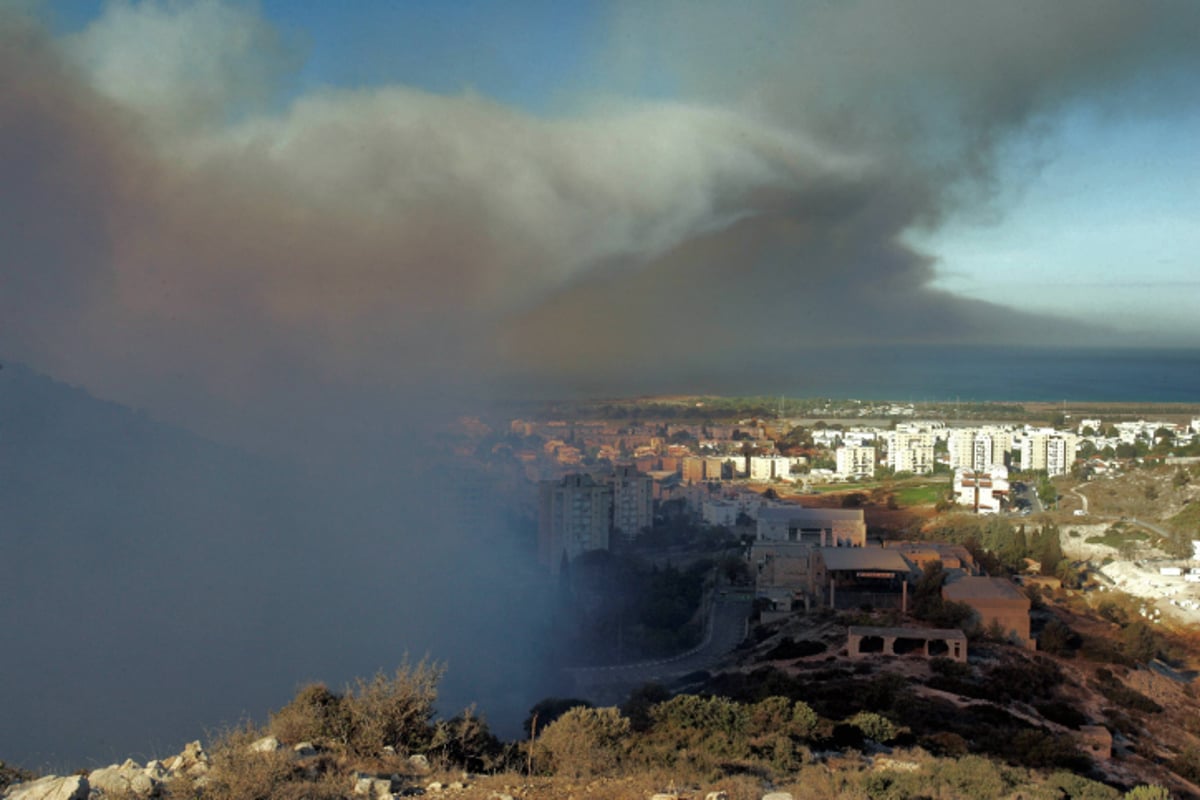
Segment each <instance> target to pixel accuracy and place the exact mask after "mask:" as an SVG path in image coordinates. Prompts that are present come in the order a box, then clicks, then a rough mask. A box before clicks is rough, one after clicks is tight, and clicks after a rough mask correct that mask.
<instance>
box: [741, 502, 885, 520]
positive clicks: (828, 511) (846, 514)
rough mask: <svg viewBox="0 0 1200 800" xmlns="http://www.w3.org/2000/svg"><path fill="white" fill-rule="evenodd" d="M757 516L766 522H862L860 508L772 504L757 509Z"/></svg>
mask: <svg viewBox="0 0 1200 800" xmlns="http://www.w3.org/2000/svg"><path fill="white" fill-rule="evenodd" d="M758 518H759V519H760V520H766V521H768V522H790V521H792V520H797V521H800V522H810V521H811V522H822V521H825V520H845V521H849V522H862V521H863V510H862V509H861V508H804V507H803V506H772V507H770V508H763V509H759V512H758Z"/></svg>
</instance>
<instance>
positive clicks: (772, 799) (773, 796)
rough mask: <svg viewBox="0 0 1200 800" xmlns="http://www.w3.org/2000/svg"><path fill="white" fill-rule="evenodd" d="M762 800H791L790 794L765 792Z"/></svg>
mask: <svg viewBox="0 0 1200 800" xmlns="http://www.w3.org/2000/svg"><path fill="white" fill-rule="evenodd" d="M762 800H792V793H791V792H767V793H766V794H764V795H763V796H762Z"/></svg>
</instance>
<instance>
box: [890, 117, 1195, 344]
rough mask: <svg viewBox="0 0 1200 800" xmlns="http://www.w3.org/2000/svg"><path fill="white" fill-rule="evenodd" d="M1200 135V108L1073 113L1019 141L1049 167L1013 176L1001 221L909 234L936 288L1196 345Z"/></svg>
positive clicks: (1000, 209) (968, 221)
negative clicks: (935, 270) (930, 262)
mask: <svg viewBox="0 0 1200 800" xmlns="http://www.w3.org/2000/svg"><path fill="white" fill-rule="evenodd" d="M1198 142H1200V110H1198V109H1196V108H1192V109H1190V110H1188V111H1187V112H1185V113H1182V114H1179V115H1177V116H1175V115H1172V116H1171V117H1161V116H1152V117H1141V118H1138V117H1117V118H1113V117H1111V116H1107V115H1103V114H1100V113H1098V112H1096V111H1095V110H1092V109H1087V108H1082V109H1073V110H1071V111H1069V112H1067V113H1064V114H1063V115H1061V116H1059V117H1058V118H1057V119H1055V120H1054V123H1053V127H1052V129H1051V130H1050V131H1049V132H1048V133H1046V134H1045V135H1044V136H1038V137H1026V138H1025V139H1024V140H1023V141H1022V142H1021V143H1020V144H1019V145H1018V147H1017V149H1018V150H1023V151H1026V152H1028V151H1037V152H1040V153H1042V154H1043V156H1042V157H1043V158H1044V163H1043V165H1042V166H1041V167H1040V169H1038V170H1036V171H1035V172H1034V173H1033V174H1028V173H1027V172H1024V171H1021V172H1020V173H1019V174H1017V175H1013V176H1011V177H1010V181H1011V186H1012V187H1013V189H1012V190H1011V194H1010V196H1009V197H1007V198H1005V199H1004V200H1003V201H1001V202H1000V203H999V204H998V208H996V209H995V213H996V218H995V219H994V220H976V221H973V220H971V219H961V220H958V221H955V222H952V223H951V224H950V225H948V226H947V227H945V228H944V229H941V230H938V231H936V232H933V233H926V234H916V235H914V236H913V237H912V238H913V240H914V241H917V242H919V243H920V244H921V246H922V247H924V248H926V249H927V250H928V251H930V252H931V253H934V254H936V255H937V257H938V258H939V271H940V272H941V274H940V276H939V278H938V280H937V285H939V286H942V287H944V288H946V289H948V290H950V291H954V292H956V293H959V294H963V295H966V296H970V297H975V298H978V299H982V300H990V301H993V302H998V303H1005V304H1010V305H1020V306H1022V307H1025V308H1029V309H1034V310H1038V311H1045V312H1049V313H1059V314H1072V315H1079V316H1086V317H1088V318H1091V319H1093V320H1096V319H1110V320H1113V321H1115V322H1117V323H1118V324H1119V325H1120V326H1121V327H1123V328H1125V329H1127V330H1129V331H1130V332H1137V333H1140V334H1143V335H1146V336H1150V337H1153V336H1155V335H1161V336H1163V337H1164V338H1165V339H1167V340H1170V341H1172V342H1173V343H1174V344H1178V345H1195V344H1196V343H1198V342H1200V336H1198V333H1200V332H1198V331H1197V328H1196V320H1197V318H1198V317H1200V144H1198ZM1015 160H1019V161H1021V162H1022V163H1024V159H1023V158H1021V159H1015ZM1014 171H1015V170H1014Z"/></svg>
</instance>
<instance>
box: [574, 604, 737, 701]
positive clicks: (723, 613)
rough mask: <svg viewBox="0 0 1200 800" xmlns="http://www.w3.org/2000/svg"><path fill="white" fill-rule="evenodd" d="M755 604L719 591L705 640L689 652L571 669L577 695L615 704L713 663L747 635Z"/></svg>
mask: <svg viewBox="0 0 1200 800" xmlns="http://www.w3.org/2000/svg"><path fill="white" fill-rule="evenodd" d="M752 605H753V601H752V600H751V599H750V598H749V597H747V596H744V595H718V596H717V597H716V598H715V600H714V601H713V604H712V608H711V610H710V613H709V617H708V629H707V631H705V636H704V641H702V642H701V643H700V644H699V645H697V646H696V647H694V648H692V649H691V650H689V651H687V652H686V653H681V654H679V655H677V656H672V657H670V658H664V659H659V660H656V661H639V662H635V663H632V664H614V665H611V666H603V667H576V668H572V669H568V670H567V673H568V674H569V675H570V676H571V678H572V680H573V681H574V685H575V692H576V696H577V697H586V698H587V699H589V700H591V701H592V702H593V703H596V704H597V705H614V704H617V703H621V702H623V701H624V700H625V698H626V697H628V696H629V692H630V691H632V690H633V689H636V688H637V687H639V686H641V685H643V684H645V683H650V682H655V683H669V682H670V681H672V680H674V679H676V678H680V677H682V676H684V675H687V674H689V673H692V672H698V671H700V670H706V669H709V668H711V667H713V666H714V665H716V664H717V663H718V662H719V661H721V659H722V658H724V657H725V656H727V655H729V653H731V652H732V651H733V650H734V648H736V647H737V646H738V645H739V644H740V643H741V641H742V639H744V638H745V636H746V622H747V620H748V619H749V618H750V610H751V606H752Z"/></svg>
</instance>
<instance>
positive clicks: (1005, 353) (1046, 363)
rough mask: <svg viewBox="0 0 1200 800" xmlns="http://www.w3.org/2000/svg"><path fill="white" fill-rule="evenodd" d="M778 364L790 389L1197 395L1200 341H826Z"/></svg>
mask: <svg viewBox="0 0 1200 800" xmlns="http://www.w3.org/2000/svg"><path fill="white" fill-rule="evenodd" d="M790 367H791V368H789V367H788V366H785V365H781V374H780V377H781V379H782V380H781V385H780V386H779V387H778V390H777V391H778V392H780V393H784V394H786V395H788V396H790V397H835V398H843V399H850V398H854V399H864V400H894V401H910V402H952V401H956V400H960V401H1027V402H1029V401H1044V402H1058V401H1065V402H1079V403H1082V402H1115V403H1200V348H1195V349H1145V348H1138V349H1099V348H1070V349H1064V348H1023V349H1022V348H1012V347H1003V348H1001V347H952V346H938V347H932V346H928V347H913V346H911V345H905V346H903V347H901V346H895V347H890V346H884V347H871V348H833V349H825V350H822V351H821V352H819V353H817V352H812V351H810V352H808V353H806V354H804V355H803V356H801V357H800V358H798V359H797V360H796V361H795V362H794V363H792V364H791V365H790Z"/></svg>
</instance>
